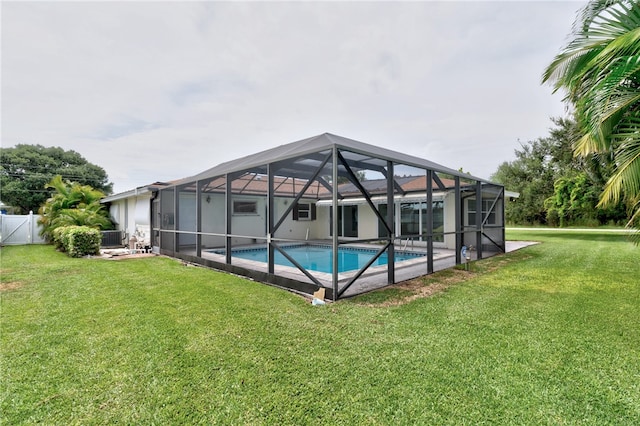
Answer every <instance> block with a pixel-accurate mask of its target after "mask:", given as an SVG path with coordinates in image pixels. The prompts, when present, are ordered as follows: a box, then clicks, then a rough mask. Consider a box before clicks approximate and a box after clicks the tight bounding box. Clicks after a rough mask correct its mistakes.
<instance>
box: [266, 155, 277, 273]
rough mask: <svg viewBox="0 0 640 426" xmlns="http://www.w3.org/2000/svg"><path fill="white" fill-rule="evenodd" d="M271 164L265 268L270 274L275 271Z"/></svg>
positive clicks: (268, 175)
mask: <svg viewBox="0 0 640 426" xmlns="http://www.w3.org/2000/svg"><path fill="white" fill-rule="evenodd" d="M273 181H274V179H273V166H272V165H271V164H267V185H268V188H267V249H268V254H267V264H268V266H267V268H268V271H269V273H270V274H273V273H274V271H275V268H274V257H275V251H274V248H273V243H272V242H271V239H272V238H273V233H274V227H273V223H274V221H273V219H274V218H273V215H274V213H275V208H274V205H273V192H274V189H273Z"/></svg>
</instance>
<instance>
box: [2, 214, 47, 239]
mask: <svg viewBox="0 0 640 426" xmlns="http://www.w3.org/2000/svg"><path fill="white" fill-rule="evenodd" d="M39 218H40V215H37V214H33V213H30V214H27V215H6V214H0V244H2V245H19V244H44V243H45V240H44V239H43V238H42V237H41V236H40V229H41V226H40V225H38V219H39Z"/></svg>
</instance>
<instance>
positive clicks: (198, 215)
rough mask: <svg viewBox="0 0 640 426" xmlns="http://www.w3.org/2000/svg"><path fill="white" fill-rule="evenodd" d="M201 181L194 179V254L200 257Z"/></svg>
mask: <svg viewBox="0 0 640 426" xmlns="http://www.w3.org/2000/svg"><path fill="white" fill-rule="evenodd" d="M201 232H202V183H201V182H200V181H196V256H197V257H202V234H201Z"/></svg>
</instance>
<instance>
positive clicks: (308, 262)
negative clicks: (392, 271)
mask: <svg viewBox="0 0 640 426" xmlns="http://www.w3.org/2000/svg"><path fill="white" fill-rule="evenodd" d="M284 249H285V250H286V251H287V254H288V255H289V256H291V257H292V258H293V259H295V261H296V262H298V263H299V264H300V265H301V266H302V267H304V268H305V269H308V270H311V271H318V272H326V273H332V272H333V257H332V255H331V246H317V245H316V246H312V245H298V246H291V247H284ZM212 252H213V253H217V254H224V250H212ZM231 253H232V256H233V257H237V258H240V259H246V260H253V261H256V262H263V263H267V254H268V253H267V249H266V247H262V248H247V249H235V250H233V251H232V252H231ZM376 253H377V251H376V250H369V249H361V248H353V247H339V248H338V265H339V268H338V272H348V271H354V270H359V269H360V268H362V267H363V266H364V265H366V264H367V263H368V262H369V260H371V258H372V257H373V256H374V255H375V254H376ZM424 256H425V254H424V253H406V252H396V253H395V260H396V262H402V261H403V260H409V259H418V258H420V257H424ZM274 261H275V263H276V264H277V265H283V266H292V267H294V265H293V264H292V263H291V262H289V260H288V259H287V258H286V257H284V256H283V255H282V253H280V252H279V251H278V250H276V251H275V259H274ZM386 264H387V253H386V252H385V253H382V254H381V255H380V257H379V258H378V259H376V261H375V262H374V263H373V265H371V266H379V265H386Z"/></svg>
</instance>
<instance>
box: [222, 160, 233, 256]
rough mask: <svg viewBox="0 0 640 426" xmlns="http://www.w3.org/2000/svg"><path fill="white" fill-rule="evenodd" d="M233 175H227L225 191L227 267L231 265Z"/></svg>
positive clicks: (225, 249)
mask: <svg viewBox="0 0 640 426" xmlns="http://www.w3.org/2000/svg"><path fill="white" fill-rule="evenodd" d="M231 182H232V177H231V174H229V173H227V174H226V175H225V189H224V205H225V212H224V233H225V237H224V253H225V262H226V263H227V265H231V214H232V213H233V205H232V200H231Z"/></svg>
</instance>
